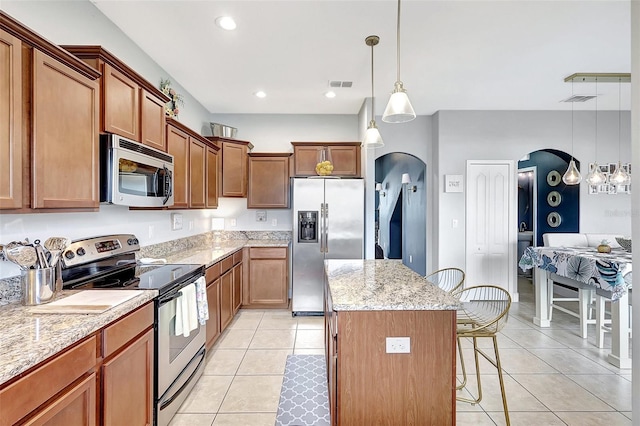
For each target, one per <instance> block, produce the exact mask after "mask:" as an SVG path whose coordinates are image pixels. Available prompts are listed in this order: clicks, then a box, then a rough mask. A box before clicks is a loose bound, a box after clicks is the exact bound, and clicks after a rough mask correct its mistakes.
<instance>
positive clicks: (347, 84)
mask: <svg viewBox="0 0 640 426" xmlns="http://www.w3.org/2000/svg"><path fill="white" fill-rule="evenodd" d="M329 86H330V87H351V86H353V81H340V80H330V81H329Z"/></svg>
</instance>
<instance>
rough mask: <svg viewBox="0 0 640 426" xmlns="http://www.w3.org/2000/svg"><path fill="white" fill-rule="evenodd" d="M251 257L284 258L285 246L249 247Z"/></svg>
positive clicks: (285, 254)
mask: <svg viewBox="0 0 640 426" xmlns="http://www.w3.org/2000/svg"><path fill="white" fill-rule="evenodd" d="M249 256H250V258H251V259H286V258H287V249H286V247H251V250H250V251H249Z"/></svg>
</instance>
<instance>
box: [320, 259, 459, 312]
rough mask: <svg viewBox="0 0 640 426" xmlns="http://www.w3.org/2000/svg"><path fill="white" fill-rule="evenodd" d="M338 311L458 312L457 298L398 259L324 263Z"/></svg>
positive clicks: (333, 301) (327, 261) (326, 261)
mask: <svg viewBox="0 0 640 426" xmlns="http://www.w3.org/2000/svg"><path fill="white" fill-rule="evenodd" d="M325 273H326V275H327V279H328V283H329V291H330V292H331V301H332V303H333V309H334V310H335V311H391V310H396V311H397V310H400V311H421V310H456V309H457V308H458V307H459V302H458V300H457V299H456V298H454V297H452V296H451V295H450V294H448V293H447V292H445V291H444V290H442V289H440V288H438V287H437V286H435V285H433V284H431V283H429V282H428V281H427V280H426V279H425V278H424V277H423V276H421V275H418V274H417V273H415V272H414V271H412V270H411V269H409V268H408V267H406V266H405V265H403V264H402V262H401V261H399V260H325Z"/></svg>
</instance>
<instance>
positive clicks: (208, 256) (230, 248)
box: [166, 240, 289, 268]
mask: <svg viewBox="0 0 640 426" xmlns="http://www.w3.org/2000/svg"><path fill="white" fill-rule="evenodd" d="M288 246H289V240H227V241H221V242H220V243H219V244H215V243H214V245H213V247H209V248H205V247H198V248H192V249H189V250H184V251H181V252H178V253H174V254H171V255H169V256H167V257H166V260H167V263H188V264H189V263H190V264H202V265H204V266H205V268H208V267H209V266H211V265H213V264H214V263H216V262H219V261H221V260H222V259H224V258H225V257H227V256H228V255H230V254H232V253H233V252H236V251H238V250H240V249H242V248H243V247H288Z"/></svg>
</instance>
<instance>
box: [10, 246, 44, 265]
mask: <svg viewBox="0 0 640 426" xmlns="http://www.w3.org/2000/svg"><path fill="white" fill-rule="evenodd" d="M7 256H8V259H9V260H10V261H12V262H13V263H16V264H18V265H20V267H21V268H22V269H29V268H31V267H32V266H34V265H35V264H37V263H38V254H37V253H36V249H35V248H34V247H32V246H17V247H14V248H11V249H9V250H8V251H7Z"/></svg>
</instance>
